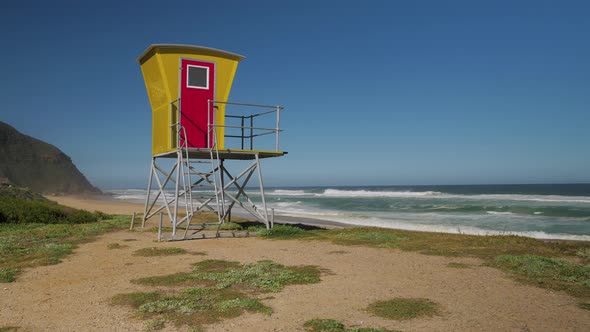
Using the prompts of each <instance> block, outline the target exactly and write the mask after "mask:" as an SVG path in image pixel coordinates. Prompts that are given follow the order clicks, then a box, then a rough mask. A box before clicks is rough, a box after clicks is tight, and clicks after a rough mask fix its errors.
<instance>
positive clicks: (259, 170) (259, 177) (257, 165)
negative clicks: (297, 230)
mask: <svg viewBox="0 0 590 332" xmlns="http://www.w3.org/2000/svg"><path fill="white" fill-rule="evenodd" d="M256 168H257V169H258V184H259V185H260V197H261V198H262V208H263V209H264V217H265V218H264V220H265V221H266V228H267V229H270V223H269V222H268V210H267V209H266V198H264V183H263V182H262V170H261V169H260V158H258V153H257V154H256Z"/></svg>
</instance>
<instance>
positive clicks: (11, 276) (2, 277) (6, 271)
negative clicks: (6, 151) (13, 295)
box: [0, 267, 19, 282]
mask: <svg viewBox="0 0 590 332" xmlns="http://www.w3.org/2000/svg"><path fill="white" fill-rule="evenodd" d="M18 273H19V270H18V269H11V268H7V267H0V282H13V281H14V280H16V275H17V274H18Z"/></svg>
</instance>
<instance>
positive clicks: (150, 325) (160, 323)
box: [144, 318, 166, 332]
mask: <svg viewBox="0 0 590 332" xmlns="http://www.w3.org/2000/svg"><path fill="white" fill-rule="evenodd" d="M164 327H166V320H165V319H163V318H159V319H150V320H147V321H146V322H145V323H144V331H146V332H152V331H158V330H161V329H163V328H164Z"/></svg>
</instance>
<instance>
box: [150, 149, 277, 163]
mask: <svg viewBox="0 0 590 332" xmlns="http://www.w3.org/2000/svg"><path fill="white" fill-rule="evenodd" d="M212 152H213V156H214V158H216V159H222V160H254V159H256V155H258V158H260V159H264V158H276V157H282V156H284V155H286V154H288V152H286V151H269V150H242V149H222V150H217V149H201V148H187V149H183V151H182V153H185V154H188V158H191V159H209V158H210V156H211V153H212ZM177 156H178V151H177V150H173V151H168V152H165V153H160V154H157V155H154V157H156V158H171V159H176V158H177Z"/></svg>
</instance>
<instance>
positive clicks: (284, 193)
mask: <svg viewBox="0 0 590 332" xmlns="http://www.w3.org/2000/svg"><path fill="white" fill-rule="evenodd" d="M268 194H269V195H277V196H304V195H307V194H306V193H305V190H286V189H276V190H273V191H270V192H268Z"/></svg>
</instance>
